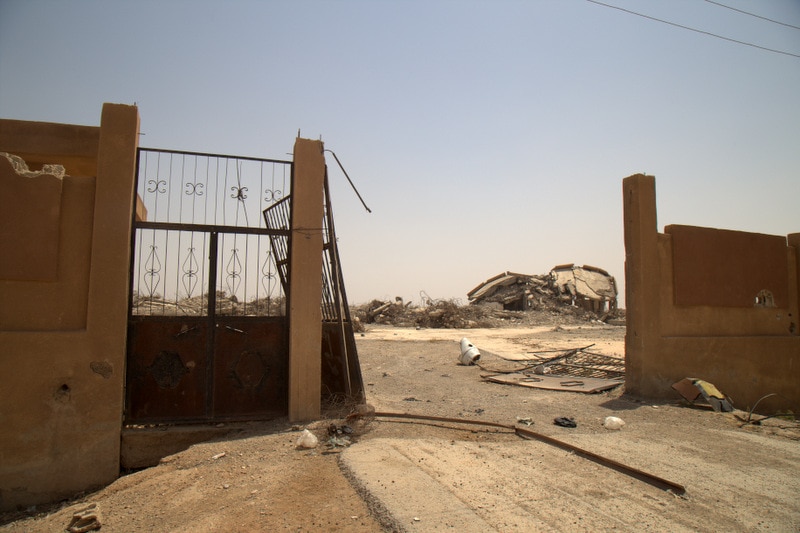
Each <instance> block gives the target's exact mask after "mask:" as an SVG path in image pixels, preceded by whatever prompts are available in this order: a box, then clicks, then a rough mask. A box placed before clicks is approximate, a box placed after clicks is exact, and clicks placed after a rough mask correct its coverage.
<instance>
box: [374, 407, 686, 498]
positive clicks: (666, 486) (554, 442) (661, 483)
mask: <svg viewBox="0 0 800 533" xmlns="http://www.w3.org/2000/svg"><path fill="white" fill-rule="evenodd" d="M374 416H375V417H380V418H407V419H412V420H431V421H435V422H449V423H455V424H472V425H478V426H488V427H496V428H502V429H510V430H512V431H514V433H516V434H517V435H519V436H521V437H526V438H530V439H534V440H538V441H541V442H544V443H545V444H550V445H551V446H556V447H558V448H561V449H562V450H566V451H569V452H572V453H575V454H576V455H580V456H581V457H583V458H584V459H588V460H590V461H593V462H595V463H597V464H599V465H602V466H605V467H607V468H611V469H612V470H616V471H617V472H620V473H622V474H625V475H627V476H630V477H633V478H635V479H638V480H639V481H643V482H645V483H647V484H649V485H652V486H654V487H656V488H659V489H661V490H665V491H667V492H671V493H672V494H675V495H678V496H680V495H683V494H685V493H686V488H685V487H684V486H683V485H680V484H678V483H674V482H672V481H669V480H667V479H664V478H662V477H659V476H656V475H654V474H650V473H648V472H645V471H643V470H639V469H638V468H634V467H632V466H628V465H625V464H622V463H620V462H618V461H615V460H613V459H609V458H608V457H603V456H602V455H598V454H596V453H594V452H590V451H588V450H584V449H583V448H579V447H577V446H574V445H572V444H569V443H567V442H564V441H561V440H558V439H555V438H553V437H548V436H547V435H543V434H541V433H538V432H536V431H532V430H530V429H526V428H521V427H519V426H516V425H513V424H501V423H499V422H489V421H484V420H469V419H464V418H448V417H441V416H429V415H416V414H411V413H390V412H385V411H381V412H376V413H375V414H374Z"/></svg>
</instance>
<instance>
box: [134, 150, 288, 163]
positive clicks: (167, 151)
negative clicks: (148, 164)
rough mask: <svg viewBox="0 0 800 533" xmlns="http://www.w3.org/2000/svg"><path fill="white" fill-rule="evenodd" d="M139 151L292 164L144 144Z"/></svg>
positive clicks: (282, 161)
mask: <svg viewBox="0 0 800 533" xmlns="http://www.w3.org/2000/svg"><path fill="white" fill-rule="evenodd" d="M139 152H155V153H159V154H179V155H194V156H200V157H216V158H220V159H241V160H242V161H259V162H262V163H282V164H286V165H291V164H292V162H291V161H286V160H283V159H264V158H262V157H246V156H240V155H229V154H211V153H205V152H189V151H186V150H165V149H163V148H146V147H143V146H140V147H139Z"/></svg>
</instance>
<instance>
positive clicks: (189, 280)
mask: <svg viewBox="0 0 800 533" xmlns="http://www.w3.org/2000/svg"><path fill="white" fill-rule="evenodd" d="M182 268H183V276H181V281H182V282H183V288H184V290H185V291H186V297H187V298H191V297H192V293H194V288H195V287H196V286H197V273H198V272H199V270H200V268H199V265H198V263H197V258H196V257H195V256H194V247H190V248H189V255H188V257H186V260H185V261H184V262H183V267H182Z"/></svg>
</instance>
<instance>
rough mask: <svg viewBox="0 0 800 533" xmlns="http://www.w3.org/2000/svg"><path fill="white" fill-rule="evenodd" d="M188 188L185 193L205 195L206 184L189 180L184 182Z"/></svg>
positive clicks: (188, 194)
mask: <svg viewBox="0 0 800 533" xmlns="http://www.w3.org/2000/svg"><path fill="white" fill-rule="evenodd" d="M184 185H185V187H186V190H185V191H183V193H184V194H185V195H187V196H203V187H204V184H202V183H197V182H187V183H185V184H184Z"/></svg>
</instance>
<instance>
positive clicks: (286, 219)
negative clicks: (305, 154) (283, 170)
mask: <svg viewBox="0 0 800 533" xmlns="http://www.w3.org/2000/svg"><path fill="white" fill-rule="evenodd" d="M292 168H294V167H292ZM262 214H263V216H264V224H265V225H266V226H267V228H268V229H270V231H273V232H275V235H276V236H279V237H281V239H270V248H271V249H272V253H273V255H274V256H275V268H277V269H278V277H279V278H280V280H281V285H282V286H283V293H284V294H285V295H286V296H287V297H288V296H289V269H288V264H289V247H290V241H291V230H290V224H291V220H290V219H291V195H288V196H285V197H283V198H282V199H281V200H279V201H277V202H275V203H274V204H272V205H271V206H269V207H268V208H266V209H264V211H263V212H262ZM282 223H283V224H282ZM281 225H284V226H286V227H285V229H280V227H279V226H281Z"/></svg>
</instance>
